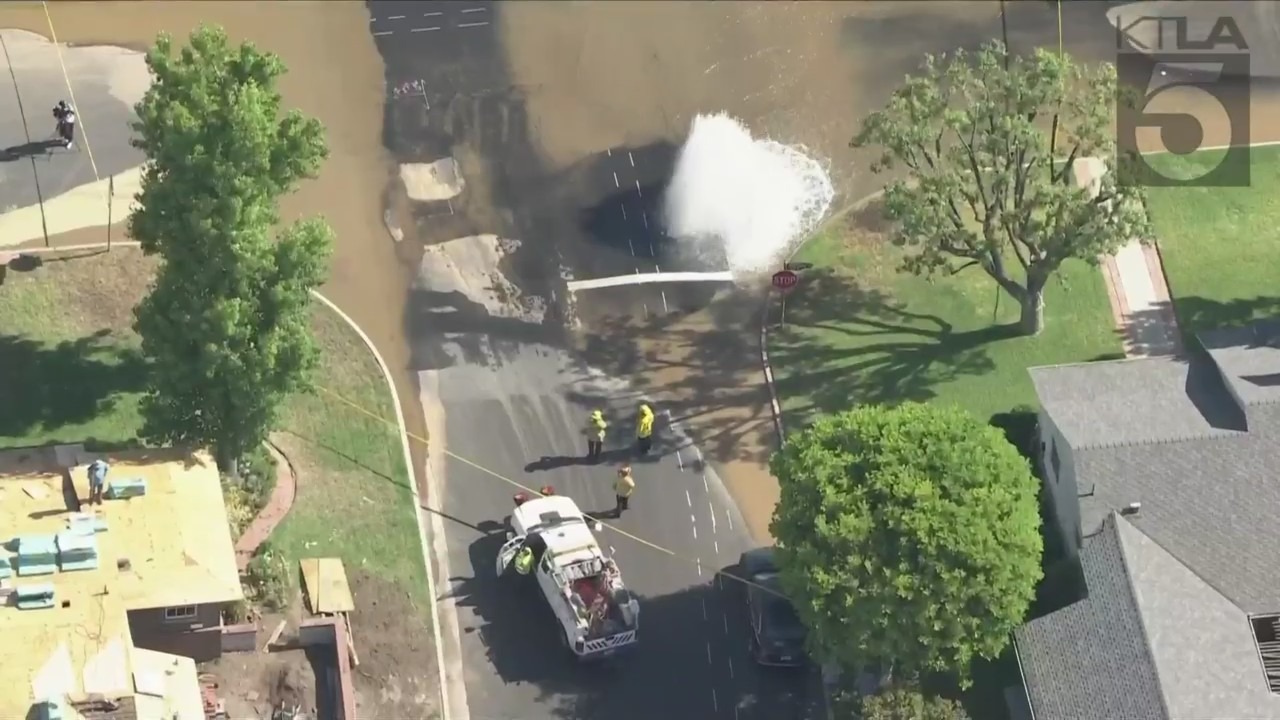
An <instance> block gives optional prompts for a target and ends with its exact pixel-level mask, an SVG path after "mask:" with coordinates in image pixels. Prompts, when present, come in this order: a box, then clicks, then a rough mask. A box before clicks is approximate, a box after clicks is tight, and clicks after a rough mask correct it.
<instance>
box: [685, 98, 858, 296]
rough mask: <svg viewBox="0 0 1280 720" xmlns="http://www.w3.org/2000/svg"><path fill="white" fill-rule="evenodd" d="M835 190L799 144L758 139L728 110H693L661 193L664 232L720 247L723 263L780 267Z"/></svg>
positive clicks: (736, 268)
mask: <svg viewBox="0 0 1280 720" xmlns="http://www.w3.org/2000/svg"><path fill="white" fill-rule="evenodd" d="M834 196H835V191H834V190H833V189H832V186H831V178H830V177H829V176H828V175H827V171H826V170H825V169H824V168H823V167H822V165H821V164H820V163H819V162H818V161H817V160H815V159H813V158H812V157H809V156H808V155H807V154H806V153H805V149H804V148H802V147H794V146H790V145H783V144H782V143H778V142H775V141H773V140H769V139H757V138H754V137H752V136H751V133H750V132H749V131H748V130H747V129H746V128H745V127H744V126H743V125H742V123H740V122H739V121H737V120H735V119H734V118H732V117H729V116H728V115H726V114H723V113H720V114H716V115H698V116H697V117H695V118H694V119H693V124H692V125H691V127H690V128H689V137H688V138H687V139H686V140H685V143H684V147H682V148H681V149H680V154H679V156H678V157H677V159H676V165H675V172H674V173H673V175H672V177H671V182H670V184H669V185H668V186H667V191H666V196H665V198H664V201H663V202H664V207H663V213H664V216H665V217H664V220H665V224H666V228H667V234H669V235H670V236H671V237H673V238H675V239H676V240H678V241H681V242H688V243H693V244H702V243H709V244H712V245H713V246H717V247H718V248H723V252H724V255H725V258H726V260H727V261H728V263H729V268H728V269H729V270H731V271H733V272H734V273H735V274H737V273H742V274H746V273H755V272H761V271H765V270H769V269H773V268H776V267H779V266H780V265H781V263H782V261H783V260H784V259H785V257H784V256H785V253H786V251H787V249H788V248H789V247H791V246H792V245H793V243H795V242H797V241H799V240H800V239H802V238H803V237H804V236H805V235H806V234H808V233H809V232H811V231H812V230H813V228H814V227H816V226H817V224H818V223H819V222H821V221H822V219H823V217H824V216H825V215H826V213H827V210H829V209H830V208H831V200H832V198H833V197H834Z"/></svg>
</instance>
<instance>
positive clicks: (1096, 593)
mask: <svg viewBox="0 0 1280 720" xmlns="http://www.w3.org/2000/svg"><path fill="white" fill-rule="evenodd" d="M1121 522H1123V521H1121ZM1116 524H1117V523H1116V522H1113V521H1111V520H1108V521H1107V522H1106V523H1105V524H1104V525H1103V528H1102V531H1101V532H1099V533H1098V534H1096V535H1094V536H1092V537H1089V538H1086V539H1085V542H1084V548H1083V549H1082V551H1081V553H1080V563H1081V566H1082V569H1083V570H1084V577H1085V584H1086V585H1087V587H1088V591H1089V596H1088V598H1087V599H1085V600H1081V601H1080V602H1077V603H1075V604H1074V605H1070V606H1068V607H1065V608H1063V609H1061V610H1059V611H1057V612H1055V613H1052V614H1050V615H1046V616H1045V617H1042V618H1039V619H1036V620H1032V621H1031V622H1029V623H1027V624H1026V625H1024V626H1023V627H1022V628H1020V629H1019V630H1018V631H1017V632H1016V633H1014V636H1015V639H1016V641H1017V643H1018V653H1019V657H1020V659H1021V662H1022V672H1023V677H1024V679H1025V680H1026V684H1027V691H1028V694H1029V695H1030V698H1031V708H1032V711H1033V712H1034V713H1035V718H1036V720H1092V719H1093V718H1099V719H1101V718H1125V719H1128V718H1132V719H1133V720H1168V719H1169V718H1170V716H1169V714H1168V712H1167V711H1166V710H1165V706H1164V698H1163V696H1162V695H1161V693H1160V679H1159V677H1158V676H1157V675H1156V670H1155V664H1154V661H1153V659H1152V657H1151V652H1150V649H1149V648H1148V647H1147V643H1146V638H1145V635H1144V634H1143V631H1142V619H1141V618H1140V617H1139V615H1138V606H1137V603H1136V602H1135V601H1134V598H1133V589H1132V587H1131V585H1130V583H1129V577H1128V573H1127V571H1126V569H1125V562H1124V555H1123V553H1122V551H1121V549H1120V537H1119V535H1118V534H1117V532H1116Z"/></svg>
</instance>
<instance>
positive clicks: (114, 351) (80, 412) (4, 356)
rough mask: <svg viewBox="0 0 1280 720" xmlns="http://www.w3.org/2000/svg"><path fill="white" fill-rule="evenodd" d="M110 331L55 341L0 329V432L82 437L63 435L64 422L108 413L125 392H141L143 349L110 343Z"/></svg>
mask: <svg viewBox="0 0 1280 720" xmlns="http://www.w3.org/2000/svg"><path fill="white" fill-rule="evenodd" d="M109 334H110V331H108V330H101V331H98V332H96V333H94V334H92V335H89V336H86V337H82V338H77V339H75V340H65V341H62V342H58V343H52V344H50V343H43V342H40V341H37V340H34V339H31V338H29V337H25V336H22V335H0V368H4V372H3V374H0V407H3V408H4V409H5V410H4V412H3V413H0V437H6V438H32V439H38V440H40V441H41V442H54V441H59V440H60V441H64V442H83V440H84V438H83V437H64V436H62V435H61V433H62V432H63V428H65V427H68V426H75V425H79V424H83V423H86V422H89V421H90V420H93V419H94V418H96V417H99V416H101V415H104V414H107V413H110V412H111V411H112V410H114V409H115V407H116V405H117V403H118V402H119V401H120V398H121V395H124V394H128V393H136V392H141V391H142V390H143V388H144V387H145V383H146V363H145V361H144V360H143V358H142V355H141V354H140V352H139V351H138V350H137V349H135V348H130V347H121V346H119V345H117V344H114V343H112V342H111V341H110V339H109V337H108V336H109Z"/></svg>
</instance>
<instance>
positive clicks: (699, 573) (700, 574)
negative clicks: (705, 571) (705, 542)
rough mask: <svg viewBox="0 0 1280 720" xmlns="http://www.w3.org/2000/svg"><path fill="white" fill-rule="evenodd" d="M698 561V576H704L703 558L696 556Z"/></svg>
mask: <svg viewBox="0 0 1280 720" xmlns="http://www.w3.org/2000/svg"><path fill="white" fill-rule="evenodd" d="M694 559H695V560H697V561H698V577H702V558H694Z"/></svg>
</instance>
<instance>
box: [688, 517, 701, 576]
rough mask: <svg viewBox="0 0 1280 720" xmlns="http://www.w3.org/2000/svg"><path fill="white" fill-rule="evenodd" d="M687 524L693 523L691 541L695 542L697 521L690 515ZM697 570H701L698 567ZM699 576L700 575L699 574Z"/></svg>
mask: <svg viewBox="0 0 1280 720" xmlns="http://www.w3.org/2000/svg"><path fill="white" fill-rule="evenodd" d="M689 522H691V523H693V539H694V540H697V539H698V521H697V520H696V519H694V517H693V516H692V515H690V516H689ZM698 569H699V570H701V569H702V568H701V566H699V568H698ZM699 574H701V573H699Z"/></svg>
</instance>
